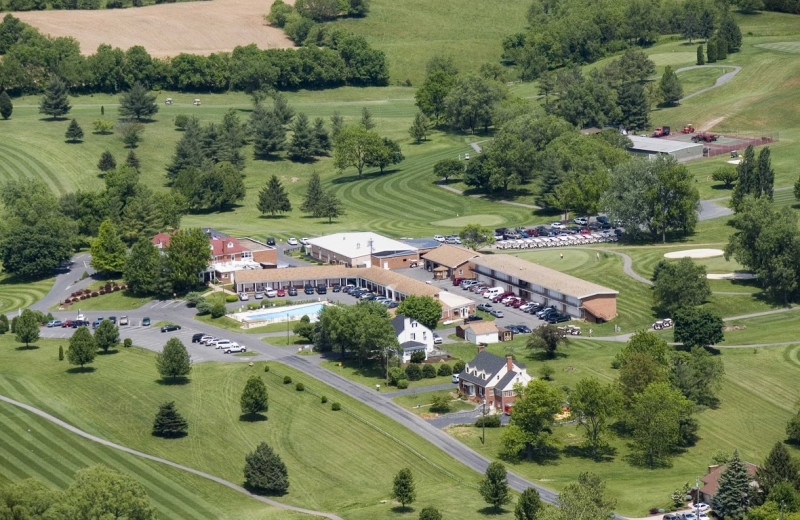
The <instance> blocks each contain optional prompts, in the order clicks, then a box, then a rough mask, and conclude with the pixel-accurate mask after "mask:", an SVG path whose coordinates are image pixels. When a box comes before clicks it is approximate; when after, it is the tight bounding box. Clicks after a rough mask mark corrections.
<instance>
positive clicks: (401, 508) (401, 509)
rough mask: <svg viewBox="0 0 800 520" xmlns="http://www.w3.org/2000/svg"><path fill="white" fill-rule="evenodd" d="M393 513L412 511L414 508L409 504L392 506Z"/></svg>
mask: <svg viewBox="0 0 800 520" xmlns="http://www.w3.org/2000/svg"><path fill="white" fill-rule="evenodd" d="M392 512H393V513H413V512H414V508H413V507H411V506H394V507H393V508H392Z"/></svg>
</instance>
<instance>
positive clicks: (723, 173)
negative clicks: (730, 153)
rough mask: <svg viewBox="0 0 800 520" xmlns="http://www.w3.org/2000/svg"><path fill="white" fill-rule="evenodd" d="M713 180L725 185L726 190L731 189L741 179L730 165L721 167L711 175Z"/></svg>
mask: <svg viewBox="0 0 800 520" xmlns="http://www.w3.org/2000/svg"><path fill="white" fill-rule="evenodd" d="M711 178H712V179H713V180H715V181H717V182H721V183H722V184H724V185H725V188H727V189H731V188H732V187H733V183H734V182H736V180H737V179H738V178H739V175H738V173H737V172H736V168H735V167H734V166H731V165H730V164H726V165H723V166H720V167H719V168H717V169H716V170H714V172H713V173H712V174H711Z"/></svg>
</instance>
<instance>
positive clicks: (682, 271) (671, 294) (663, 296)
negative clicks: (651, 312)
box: [653, 258, 711, 316]
mask: <svg viewBox="0 0 800 520" xmlns="http://www.w3.org/2000/svg"><path fill="white" fill-rule="evenodd" d="M710 296H711V288H710V287H709V285H708V278H706V268H705V266H702V265H699V264H695V263H694V262H693V261H692V260H691V259H690V258H681V259H680V260H679V261H677V262H669V261H667V260H661V261H659V262H658V264H656V266H655V268H654V269H653V301H654V304H655V307H656V308H657V309H658V311H659V313H661V315H662V316H671V315H672V314H674V313H675V312H676V311H677V310H678V309H680V308H681V307H694V306H697V305H701V304H703V303H705V301H706V300H707V299H708V298H709V297H710Z"/></svg>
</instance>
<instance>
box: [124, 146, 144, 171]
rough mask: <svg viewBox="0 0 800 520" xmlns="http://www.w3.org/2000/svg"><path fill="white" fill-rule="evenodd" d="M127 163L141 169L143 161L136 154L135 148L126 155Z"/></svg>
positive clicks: (137, 169)
mask: <svg viewBox="0 0 800 520" xmlns="http://www.w3.org/2000/svg"><path fill="white" fill-rule="evenodd" d="M125 164H126V165H127V166H130V167H131V168H134V169H135V170H136V171H137V172H138V171H139V167H140V166H141V163H140V162H139V158H138V157H137V156H136V153H135V152H134V151H133V150H130V151H129V152H128V156H127V157H125Z"/></svg>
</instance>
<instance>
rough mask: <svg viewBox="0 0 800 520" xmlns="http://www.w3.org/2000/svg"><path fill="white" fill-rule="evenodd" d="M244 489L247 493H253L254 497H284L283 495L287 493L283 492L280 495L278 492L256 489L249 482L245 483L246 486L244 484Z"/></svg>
mask: <svg viewBox="0 0 800 520" xmlns="http://www.w3.org/2000/svg"><path fill="white" fill-rule="evenodd" d="M242 487H243V488H245V489H246V490H247V491H249V492H251V493H252V494H254V495H262V496H268V497H282V496H283V495H285V494H286V492H285V491H284V492H282V493H279V492H276V491H270V490H268V489H264V488H260V487H256V486H254V485H252V484H250V483H249V482H245V483H244V484H242Z"/></svg>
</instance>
